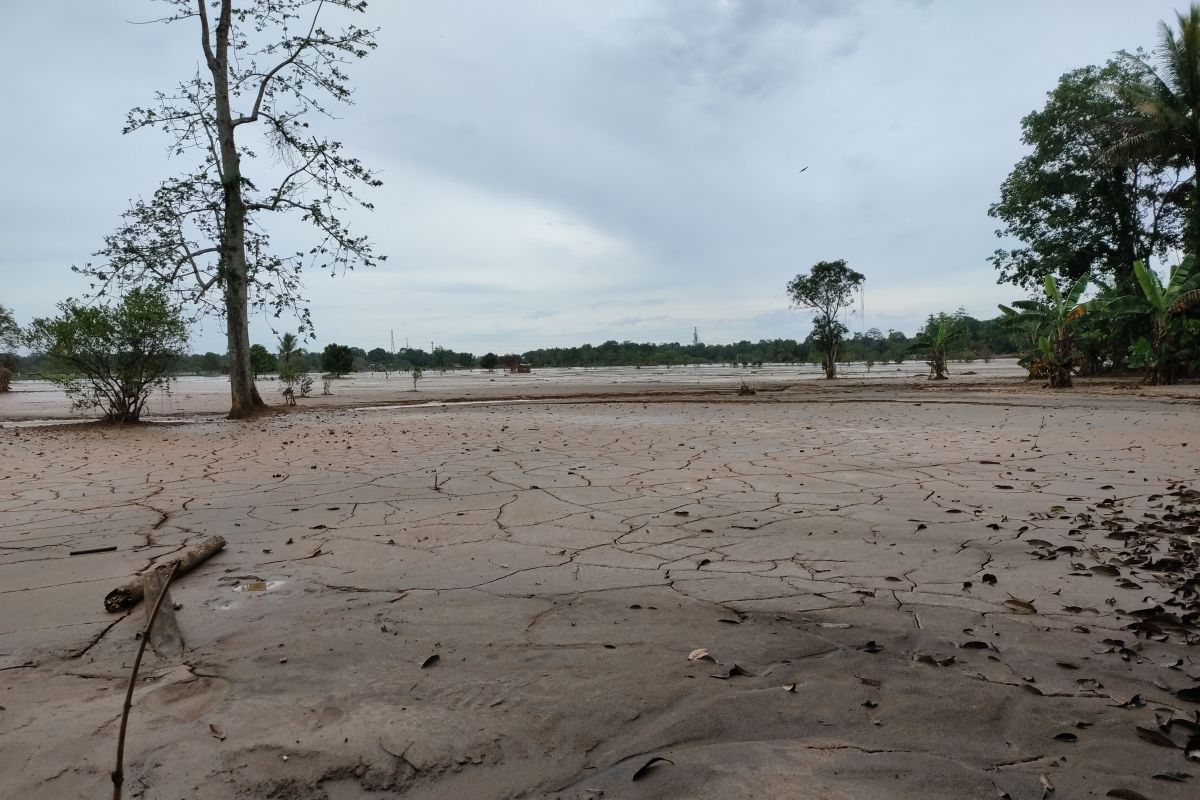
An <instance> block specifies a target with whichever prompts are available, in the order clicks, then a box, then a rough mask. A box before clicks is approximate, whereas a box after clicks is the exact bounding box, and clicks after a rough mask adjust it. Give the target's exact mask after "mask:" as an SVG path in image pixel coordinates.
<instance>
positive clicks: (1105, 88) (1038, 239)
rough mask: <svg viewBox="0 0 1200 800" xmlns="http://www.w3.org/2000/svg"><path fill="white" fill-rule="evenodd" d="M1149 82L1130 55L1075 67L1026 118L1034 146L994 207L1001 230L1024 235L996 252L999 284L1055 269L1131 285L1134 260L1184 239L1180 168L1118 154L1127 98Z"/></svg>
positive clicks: (1145, 156) (1032, 282)
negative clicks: (1176, 199) (1177, 192)
mask: <svg viewBox="0 0 1200 800" xmlns="http://www.w3.org/2000/svg"><path fill="white" fill-rule="evenodd" d="M1145 85H1146V84H1145V82H1144V80H1143V76H1142V70H1141V69H1139V68H1135V67H1134V66H1132V65H1131V64H1130V63H1128V60H1127V59H1124V58H1122V59H1117V60H1111V61H1109V62H1108V63H1107V64H1105V65H1104V66H1103V67H1094V66H1092V67H1084V68H1082V69H1077V70H1073V71H1071V72H1068V73H1067V74H1065V75H1063V76H1062V78H1060V79H1059V82H1058V85H1057V86H1056V87H1055V88H1054V90H1053V91H1052V92H1050V93H1049V95H1048V99H1047V101H1046V105H1045V107H1044V108H1042V110H1040V111H1034V112H1032V113H1030V114H1029V115H1027V116H1026V117H1025V118H1024V119H1022V120H1021V130H1022V137H1021V140H1022V142H1024V143H1025V144H1026V145H1027V146H1029V147H1030V148H1031V152H1030V153H1029V155H1027V156H1025V157H1024V158H1022V159H1021V160H1020V161H1019V162H1017V164H1016V166H1015V167H1013V170H1012V172H1011V173H1009V175H1008V177H1007V178H1006V179H1005V181H1004V183H1003V184H1002V185H1001V187H1000V200H999V201H998V202H996V203H994V204H993V205H992V206H991V207H990V208H989V209H988V215H989V216H991V217H993V218H995V219H998V220H1000V221H1001V222H1002V223H1003V225H1004V227H1002V228H1001V229H1000V230H997V231H996V235H997V236H999V237H1001V238H1005V239H1016V240H1017V241H1018V242H1019V244H1018V245H1017V246H1015V247H1012V248H1009V249H999V250H997V251H996V252H995V253H994V254H993V255H992V257H991V258H990V259H989V260H990V261H991V262H992V264H993V265H994V266H995V267H996V269H997V270H999V272H1000V278H999V281H1000V282H1005V281H1007V282H1010V283H1013V284H1016V285H1018V286H1023V287H1025V288H1027V289H1033V288H1035V287H1040V286H1041V284H1042V279H1043V276H1045V275H1047V274H1052V275H1054V276H1055V277H1056V278H1058V279H1059V280H1062V281H1065V282H1067V283H1070V282H1073V281H1075V280H1076V279H1078V278H1079V277H1080V276H1081V275H1084V274H1087V273H1089V272H1090V273H1092V274H1094V275H1108V276H1111V277H1112V278H1113V279H1115V280H1116V281H1117V283H1119V284H1122V285H1125V286H1132V283H1133V276H1132V268H1133V262H1134V261H1135V260H1137V259H1139V258H1140V259H1146V258H1150V257H1151V256H1162V255H1163V254H1164V253H1165V252H1166V251H1167V249H1168V248H1170V247H1173V246H1175V245H1177V244H1178V243H1179V237H1180V219H1179V217H1180V215H1179V210H1178V208H1177V207H1176V206H1175V205H1174V204H1173V203H1171V202H1170V198H1171V197H1172V196H1173V195H1172V191H1173V190H1174V189H1175V187H1176V186H1177V184H1178V182H1179V170H1178V169H1177V168H1175V167H1174V166H1173V165H1172V163H1171V162H1170V160H1169V159H1167V158H1164V157H1163V156H1161V155H1159V154H1155V153H1150V152H1142V151H1126V152H1124V153H1123V154H1122V155H1121V157H1119V158H1114V157H1113V155H1114V148H1117V147H1118V146H1119V145H1120V144H1121V142H1122V141H1124V139H1125V138H1126V137H1127V136H1128V125H1127V120H1128V118H1129V115H1130V106H1129V102H1128V100H1127V97H1128V96H1129V95H1131V94H1134V93H1137V92H1141V91H1144V89H1145Z"/></svg>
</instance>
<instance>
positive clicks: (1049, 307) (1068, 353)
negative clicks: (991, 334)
mask: <svg viewBox="0 0 1200 800" xmlns="http://www.w3.org/2000/svg"><path fill="white" fill-rule="evenodd" d="M1090 280H1091V276H1090V275H1086V274H1085V275H1081V276H1079V279H1078V280H1076V281H1075V282H1074V283H1073V284H1071V287H1070V288H1069V289H1068V290H1067V291H1066V292H1065V293H1064V292H1063V291H1062V289H1061V288H1059V285H1058V281H1056V280H1055V279H1054V276H1052V275H1046V276H1045V278H1044V279H1043V284H1044V286H1045V289H1046V299H1045V300H1017V301H1016V302H1014V303H1013V306H1015V307H1016V308H1018V309H1020V311H1019V312H1018V311H1015V310H1014V309H1012V308H1009V307H1008V306H1005V305H1002V306H1000V313H1001V314H1003V315H1004V316H1003V320H1004V321H1005V322H1008V323H1009V324H1016V325H1022V326H1023V327H1024V328H1025V330H1026V331H1028V333H1029V338H1030V341H1031V344H1034V345H1035V348H1036V349H1035V350H1034V351H1033V352H1032V353H1030V354H1029V355H1028V356H1026V358H1025V359H1023V361H1024V362H1025V363H1026V365H1027V366H1028V367H1029V374H1030V377H1033V376H1034V375H1037V374H1043V375H1044V376H1045V377H1046V378H1047V379H1048V380H1049V381H1050V386H1051V387H1052V388H1055V389H1069V388H1071V376H1072V375H1073V374H1074V373H1075V361H1074V359H1075V351H1074V345H1073V342H1072V340H1071V325H1072V323H1073V322H1074V321H1075V320H1077V319H1079V318H1080V317H1082V316H1083V315H1084V314H1085V313H1086V312H1087V305H1086V304H1081V303H1080V302H1079V298H1080V297H1082V296H1083V293H1084V291H1085V290H1086V289H1087V286H1088V282H1089V281H1090Z"/></svg>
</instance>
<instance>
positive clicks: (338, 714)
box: [313, 706, 346, 731]
mask: <svg viewBox="0 0 1200 800" xmlns="http://www.w3.org/2000/svg"><path fill="white" fill-rule="evenodd" d="M344 716H346V712H345V711H343V710H342V709H340V708H338V707H337V706H325V707H324V708H322V709H321V710H320V711H318V712H317V721H316V722H314V723H313V730H314V731H316V730H320V729H321V728H324V727H325V726H326V725H333V724H334V723H337V722H340V721H341V719H342V717H344Z"/></svg>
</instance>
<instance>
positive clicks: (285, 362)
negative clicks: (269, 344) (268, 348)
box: [279, 333, 300, 374]
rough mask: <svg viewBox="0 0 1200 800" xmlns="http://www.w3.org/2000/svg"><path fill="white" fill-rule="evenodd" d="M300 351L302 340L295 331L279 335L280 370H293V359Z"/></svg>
mask: <svg viewBox="0 0 1200 800" xmlns="http://www.w3.org/2000/svg"><path fill="white" fill-rule="evenodd" d="M299 352H300V340H299V339H297V338H296V334H294V333H285V334H284V335H283V336H280V337H279V372H280V374H282V373H284V372H292V359H293V358H295V357H296V355H297V354H298V353H299Z"/></svg>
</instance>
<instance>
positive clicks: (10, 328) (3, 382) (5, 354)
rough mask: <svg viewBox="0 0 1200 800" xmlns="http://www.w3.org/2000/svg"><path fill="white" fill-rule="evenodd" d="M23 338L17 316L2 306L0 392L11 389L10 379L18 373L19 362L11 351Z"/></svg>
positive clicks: (0, 315)
mask: <svg viewBox="0 0 1200 800" xmlns="http://www.w3.org/2000/svg"><path fill="white" fill-rule="evenodd" d="M20 339H21V326H20V325H18V324H17V320H16V317H14V316H13V313H12V312H11V311H9V310H8V309H7V308H5V307H4V306H0V392H7V391H8V390H9V381H10V380H11V379H12V376H13V375H15V374H16V371H17V362H16V359H15V358H14V357H13V354H12V353H11V352H9V351H10V350H11V349H12V348H15V347H16V346H17V343H18V342H19V341H20Z"/></svg>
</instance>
